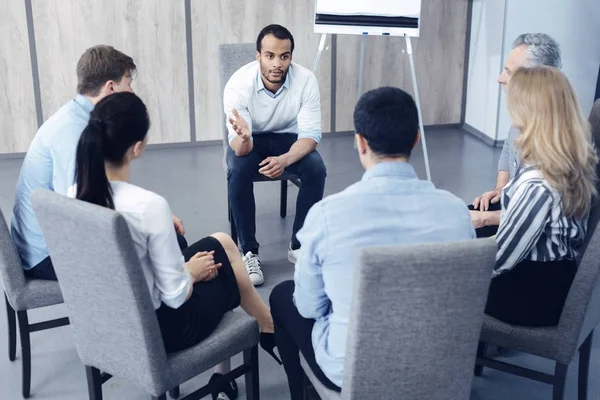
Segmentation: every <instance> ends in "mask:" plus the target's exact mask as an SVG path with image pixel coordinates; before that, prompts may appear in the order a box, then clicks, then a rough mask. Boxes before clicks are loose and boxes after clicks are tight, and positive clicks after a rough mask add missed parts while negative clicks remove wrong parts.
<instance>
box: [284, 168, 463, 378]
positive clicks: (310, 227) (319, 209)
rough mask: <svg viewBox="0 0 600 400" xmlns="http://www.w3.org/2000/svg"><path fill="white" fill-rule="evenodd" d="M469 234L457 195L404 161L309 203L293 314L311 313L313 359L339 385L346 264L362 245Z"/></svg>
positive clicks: (349, 276)
mask: <svg viewBox="0 0 600 400" xmlns="http://www.w3.org/2000/svg"><path fill="white" fill-rule="evenodd" d="M471 238H475V231H474V229H473V225H472V224H471V217H470V214H469V211H468V209H467V206H466V205H465V203H464V202H463V201H462V200H461V199H459V198H458V197H456V196H454V195H453V194H451V193H449V192H446V191H443V190H438V189H436V188H435V186H434V185H433V184H432V183H431V182H429V181H423V180H419V179H418V178H417V175H416V174H415V171H414V169H413V167H412V166H411V165H410V164H408V163H405V162H385V163H380V164H377V165H375V166H374V167H372V168H370V169H369V170H368V171H367V172H366V173H365V174H364V176H363V178H362V180H361V181H360V182H357V183H355V184H353V185H351V186H349V187H348V188H346V189H345V190H344V191H342V192H340V193H337V194H334V195H332V196H329V197H327V198H325V199H323V200H322V201H320V202H319V203H317V204H315V205H314V206H313V207H312V208H311V209H310V211H309V213H308V216H307V217H306V220H305V222H304V226H303V228H302V229H301V230H300V232H298V239H299V240H300V243H301V244H302V247H301V249H300V253H299V256H298V260H297V262H296V269H295V274H294V281H295V285H296V289H295V292H294V301H295V304H296V307H297V308H298V311H299V312H300V314H301V315H302V316H303V317H305V318H311V319H315V320H316V322H315V325H314V327H313V332H312V341H313V347H314V350H315V357H316V360H317V363H318V364H319V366H320V367H321V369H322V370H323V372H324V373H325V375H326V376H327V377H328V378H329V379H330V380H331V381H332V382H333V383H335V384H336V385H338V386H339V387H342V377H343V373H344V371H343V369H344V354H345V352H346V334H347V326H348V317H349V314H350V300H351V297H352V285H353V276H354V272H353V271H354V265H355V262H356V259H357V256H358V252H359V250H360V249H361V248H363V247H370V246H387V245H400V244H412V243H425V242H443V241H452V240H465V239H471Z"/></svg>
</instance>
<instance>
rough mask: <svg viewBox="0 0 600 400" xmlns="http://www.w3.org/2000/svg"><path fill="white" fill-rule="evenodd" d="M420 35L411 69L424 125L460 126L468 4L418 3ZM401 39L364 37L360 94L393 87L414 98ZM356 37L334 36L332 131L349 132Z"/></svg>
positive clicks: (460, 0)
mask: <svg viewBox="0 0 600 400" xmlns="http://www.w3.org/2000/svg"><path fill="white" fill-rule="evenodd" d="M421 7H422V10H421V32H420V37H419V38H413V39H412V44H413V50H414V58H415V70H416V74H417V84H418V88H419V96H420V99H421V108H422V111H423V120H424V123H425V125H433V124H458V123H460V122H461V112H462V97H463V80H464V77H463V75H464V68H465V66H464V57H465V43H466V28H467V9H468V0H423V2H422V6H421ZM403 49H405V40H404V38H400V37H375V36H368V37H367V40H366V44H365V68H364V84H363V92H365V91H367V90H370V89H374V88H377V87H380V86H386V85H391V86H397V87H400V88H402V89H404V90H406V91H407V92H409V93H411V94H413V85H412V79H411V74H410V65H409V61H408V56H407V55H403V54H402V50H403ZM359 55H360V36H348V35H339V36H338V51H337V57H338V58H337V92H336V96H337V97H336V130H337V131H349V130H353V129H354V128H353V123H352V113H353V110H354V105H355V104H356V101H357V98H356V95H357V93H356V92H357V86H358V69H359Z"/></svg>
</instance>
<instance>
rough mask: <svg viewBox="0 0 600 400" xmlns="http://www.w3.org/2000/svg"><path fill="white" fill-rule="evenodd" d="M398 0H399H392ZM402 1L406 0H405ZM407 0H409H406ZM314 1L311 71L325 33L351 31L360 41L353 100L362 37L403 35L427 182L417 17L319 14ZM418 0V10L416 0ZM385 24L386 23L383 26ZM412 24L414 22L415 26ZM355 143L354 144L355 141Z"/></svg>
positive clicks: (362, 59)
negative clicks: (417, 63)
mask: <svg viewBox="0 0 600 400" xmlns="http://www.w3.org/2000/svg"><path fill="white" fill-rule="evenodd" d="M396 1H399V0H396ZM405 1H406V0H405ZM409 1H410V0H409ZM317 3H318V0H316V1H315V27H314V31H315V33H320V34H321V40H320V41H319V47H318V49H317V55H316V57H315V63H314V65H313V73H315V74H316V73H317V72H318V70H319V63H320V60H321V53H322V52H323V50H324V48H325V41H326V39H327V35H328V34H334V35H335V34H354V35H361V41H360V57H359V69H358V90H357V100H358V98H360V96H361V95H362V91H363V76H364V65H365V40H366V37H367V35H377V36H403V37H404V38H405V40H406V49H404V50H402V54H405V55H408V59H409V63H410V72H411V77H412V84H413V89H414V100H415V103H416V105H417V111H418V115H419V130H420V133H421V145H422V147H423V157H424V160H425V171H426V174H427V179H428V180H429V181H431V170H430V168H429V155H428V153H427V141H426V139H425V129H424V128H423V114H422V112H421V102H420V100H419V90H418V86H417V74H416V72H415V61H414V57H413V50H412V42H411V38H412V37H418V36H419V19H418V17H417V18H415V17H414V16H412V17H388V16H384V17H377V16H372V15H362V16H358V15H352V16H345V15H339V16H332V15H323V14H319V13H318V11H319V7H318V4H317ZM413 3H418V8H419V10H420V1H413ZM386 24H388V25H390V26H385V25H386ZM415 24H416V25H415ZM355 146H356V143H355Z"/></svg>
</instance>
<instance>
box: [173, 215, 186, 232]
mask: <svg viewBox="0 0 600 400" xmlns="http://www.w3.org/2000/svg"><path fill="white" fill-rule="evenodd" d="M173 225H175V232H177V233H179V234H180V235H181V236H183V235H185V228H184V227H183V221H182V220H180V219H179V218H177V216H176V215H173Z"/></svg>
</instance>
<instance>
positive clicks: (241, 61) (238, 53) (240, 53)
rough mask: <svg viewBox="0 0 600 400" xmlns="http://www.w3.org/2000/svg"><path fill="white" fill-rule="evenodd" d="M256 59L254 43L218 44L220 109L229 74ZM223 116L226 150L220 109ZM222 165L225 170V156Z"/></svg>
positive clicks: (227, 144) (225, 148) (226, 141)
mask: <svg viewBox="0 0 600 400" xmlns="http://www.w3.org/2000/svg"><path fill="white" fill-rule="evenodd" d="M254 60H256V44H255V43H232V44H221V45H219V71H220V72H221V97H220V99H221V109H223V91H224V90H225V85H226V84H227V82H228V81H229V78H231V75H233V73H234V72H235V71H237V70H238V69H240V68H241V67H243V66H244V65H246V64H248V63H250V62H252V61H254ZM222 116H223V150H224V151H226V150H227V146H229V142H228V140H227V135H228V134H227V127H226V125H225V113H224V110H222ZM223 163H224V164H223V165H224V167H225V170H227V167H226V164H225V158H224V159H223Z"/></svg>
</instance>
